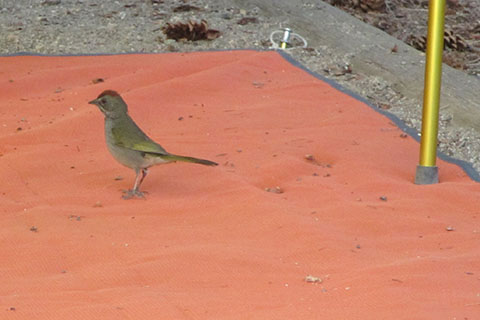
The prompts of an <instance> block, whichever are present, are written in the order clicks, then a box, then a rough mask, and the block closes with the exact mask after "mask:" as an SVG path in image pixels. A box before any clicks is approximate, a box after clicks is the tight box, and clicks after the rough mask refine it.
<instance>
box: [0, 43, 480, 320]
mask: <svg viewBox="0 0 480 320" xmlns="http://www.w3.org/2000/svg"><path fill="white" fill-rule="evenodd" d="M0 66H1V67H0V81H1V86H0V177H1V184H0V199H1V203H0V284H1V285H0V318H1V319H36V320H38V319H397V320H398V319H455V318H456V319H479V318H480V249H479V244H480V222H479V220H480V197H479V191H480V185H479V184H478V183H476V182H473V181H472V180H471V179H470V178H469V177H467V176H466V174H465V173H464V172H463V171H462V169H460V168H459V167H457V166H456V165H453V164H448V163H446V162H443V161H439V162H438V166H439V170H440V180H441V183H439V184H437V185H430V186H418V185H415V184H414V183H413V178H414V174H415V167H416V165H417V162H418V150H419V145H418V143H417V142H416V141H414V140H413V139H412V138H411V137H405V136H404V135H402V131H401V130H400V129H399V128H397V127H396V126H395V125H394V124H393V123H392V122H391V120H389V119H388V118H386V117H384V116H382V115H380V114H378V113H376V112H375V111H373V110H372V109H371V108H369V107H368V106H366V105H365V104H363V103H362V102H359V101H357V100H356V99H354V98H352V97H350V96H348V95H346V94H343V93H341V92H339V91H337V90H336V89H334V88H332V87H331V86H330V85H329V84H327V83H325V82H323V81H320V80H318V79H316V78H315V77H313V76H311V75H309V74H308V73H306V72H305V71H303V70H300V69H299V68H297V67H295V66H293V65H292V64H290V63H289V62H288V61H286V60H285V59H284V58H283V57H281V56H280V55H279V54H278V53H275V52H256V51H226V52H200V53H175V54H157V55H136V54H132V55H115V56H81V57H39V56H18V57H3V58H0ZM97 78H101V79H103V80H104V81H103V82H98V81H99V80H97V81H93V80H94V79H97ZM93 82H98V83H93ZM105 89H113V90H116V91H118V92H119V93H120V94H121V95H122V96H123V98H124V99H125V100H126V102H127V103H128V104H129V107H130V114H131V116H132V117H133V118H134V119H135V121H136V122H137V123H138V124H139V125H140V126H141V127H142V128H143V129H144V130H145V132H146V133H147V134H148V135H149V136H151V137H152V138H153V139H155V140H156V141H157V142H159V143H160V144H161V145H162V146H163V147H165V148H166V149H167V150H168V151H170V152H172V153H178V154H182V155H190V156H195V157H201V158H205V159H210V160H213V161H216V162H219V163H220V166H218V167H205V166H200V165H194V164H184V163H181V164H171V165H167V166H158V167H154V168H151V170H150V174H149V176H148V177H147V178H146V180H145V182H144V184H143V185H142V188H143V190H146V191H148V192H149V193H148V195H147V196H146V199H145V200H141V199H138V200H137V199H135V200H128V201H125V200H123V199H121V195H122V193H121V189H127V188H130V187H131V186H132V184H133V181H134V172H133V171H132V170H131V169H128V168H125V167H123V166H121V165H120V164H118V163H117V162H115V160H114V159H113V158H112V157H111V156H110V154H109V153H108V150H107V148H106V146H105V140H104V136H103V115H102V114H101V112H100V111H99V110H98V109H97V108H96V107H95V106H92V105H88V104H87V102H88V101H90V100H92V99H94V98H95V97H96V96H97V95H98V94H100V93H101V92H102V91H103V90H105ZM306 155H311V156H309V157H307V158H309V159H306ZM119 176H121V178H123V179H121V178H120V177H119ZM276 187H279V188H280V190H278V189H276ZM266 188H270V191H280V192H283V193H276V192H267V191H266V190H265V189H266ZM381 198H382V199H383V200H382V199H381ZM448 230H451V231H448ZM307 276H312V277H313V278H309V279H310V280H319V279H320V280H319V281H318V282H308V281H306V277H307ZM316 278H319V279H316Z"/></svg>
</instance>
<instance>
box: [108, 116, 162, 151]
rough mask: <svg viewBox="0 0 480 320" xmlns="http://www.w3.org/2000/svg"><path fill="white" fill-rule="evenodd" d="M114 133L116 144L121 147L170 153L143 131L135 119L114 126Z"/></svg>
mask: <svg viewBox="0 0 480 320" xmlns="http://www.w3.org/2000/svg"><path fill="white" fill-rule="evenodd" d="M126 127H128V128H126ZM112 135H113V137H114V139H115V144H116V145H118V146H120V147H124V148H127V149H132V150H137V151H140V152H147V153H156V154H161V155H163V154H168V152H167V151H166V150H165V149H163V148H162V146H161V145H159V144H158V143H156V142H155V141H153V140H152V139H150V138H149V137H148V136H147V135H146V134H145V133H143V132H142V130H140V128H138V126H137V125H136V124H135V123H134V122H133V121H125V123H124V124H123V126H118V127H113V128H112Z"/></svg>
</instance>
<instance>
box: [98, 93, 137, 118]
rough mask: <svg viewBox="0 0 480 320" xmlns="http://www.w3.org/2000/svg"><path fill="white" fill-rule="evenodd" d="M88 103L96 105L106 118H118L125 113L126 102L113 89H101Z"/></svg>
mask: <svg viewBox="0 0 480 320" xmlns="http://www.w3.org/2000/svg"><path fill="white" fill-rule="evenodd" d="M89 104H94V105H96V106H97V107H98V108H99V109H100V111H102V112H103V113H104V114H105V116H106V117H108V118H118V117H120V116H122V115H124V114H126V113H127V111H128V109H127V104H126V103H125V101H123V99H122V97H120V95H119V94H118V93H117V92H116V91H113V90H105V91H103V92H102V93H101V94H100V95H99V96H98V97H97V99H95V100H92V101H90V102H89Z"/></svg>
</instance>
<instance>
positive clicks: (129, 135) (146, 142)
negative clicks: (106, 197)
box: [112, 115, 217, 166]
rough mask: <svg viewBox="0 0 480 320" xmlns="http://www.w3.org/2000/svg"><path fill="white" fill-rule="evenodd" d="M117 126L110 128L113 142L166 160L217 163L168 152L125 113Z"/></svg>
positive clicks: (208, 164) (205, 163)
mask: <svg viewBox="0 0 480 320" xmlns="http://www.w3.org/2000/svg"><path fill="white" fill-rule="evenodd" d="M118 121H119V122H120V123H118V125H117V126H115V127H113V128H112V135H113V139H114V141H115V144H116V145H117V146H120V147H124V148H127V149H131V150H136V151H139V152H144V153H145V154H150V155H152V156H158V157H160V158H162V159H164V160H166V161H169V162H173V161H183V162H191V163H198V164H203V165H206V166H216V165H217V163H215V162H213V161H209V160H204V159H197V158H193V157H185V156H178V155H175V154H170V153H168V152H167V151H166V150H165V149H163V148H162V146H161V145H159V144H158V143H156V142H155V141H153V140H152V139H150V138H149V137H148V136H147V135H146V134H145V133H143V131H142V130H141V129H140V128H139V127H138V126H137V125H136V124H135V122H133V120H132V119H131V118H130V117H129V116H128V115H126V116H125V117H124V118H121V119H119V120H118Z"/></svg>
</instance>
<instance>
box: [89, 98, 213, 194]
mask: <svg viewBox="0 0 480 320" xmlns="http://www.w3.org/2000/svg"><path fill="white" fill-rule="evenodd" d="M88 103H89V104H93V105H96V106H97V107H98V108H99V109H100V111H101V112H102V113H103V114H104V116H105V140H106V143H107V147H108V150H109V151H110V153H111V154H112V156H113V157H114V158H115V159H116V160H117V161H118V162H120V163H121V164H123V165H124V166H126V167H128V168H131V169H133V170H135V174H136V177H135V183H134V185H133V188H132V189H129V190H124V191H123V192H124V195H123V196H122V198H124V199H131V198H134V197H138V198H144V193H145V192H142V191H140V185H141V184H142V182H143V180H144V179H145V177H146V176H147V173H148V168H150V167H151V166H154V165H158V164H165V163H171V162H177V161H181V162H190V163H198V164H202V165H206V166H216V165H218V163H216V162H213V161H210V160H204V159H198V158H193V157H186V156H180V155H176V154H172V153H169V152H167V151H166V150H165V149H164V148H163V147H162V146H161V145H159V144H158V143H156V142H155V141H153V140H152V139H150V138H149V137H148V136H147V135H146V134H145V133H144V132H143V131H142V130H141V129H140V127H139V126H138V125H137V124H136V123H135V122H134V121H133V119H132V118H131V117H130V115H129V114H128V106H127V104H126V103H125V101H124V100H123V99H122V97H121V96H120V94H118V92H116V91H114V90H105V91H103V92H102V93H101V94H100V95H99V96H98V97H97V98H96V99H94V100H92V101H90V102H88Z"/></svg>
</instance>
